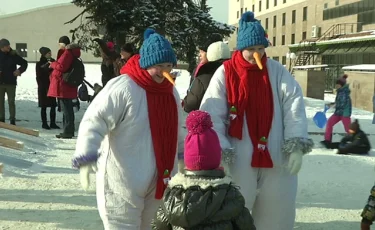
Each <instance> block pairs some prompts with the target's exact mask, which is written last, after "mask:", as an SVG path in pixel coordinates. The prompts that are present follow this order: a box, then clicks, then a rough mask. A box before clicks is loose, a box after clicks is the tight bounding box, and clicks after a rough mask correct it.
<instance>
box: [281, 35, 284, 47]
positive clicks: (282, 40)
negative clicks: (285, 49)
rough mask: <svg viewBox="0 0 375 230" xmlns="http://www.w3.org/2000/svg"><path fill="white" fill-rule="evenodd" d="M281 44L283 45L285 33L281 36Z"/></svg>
mask: <svg viewBox="0 0 375 230" xmlns="http://www.w3.org/2000/svg"><path fill="white" fill-rule="evenodd" d="M281 45H283V46H285V35H284V34H283V35H282V36H281Z"/></svg>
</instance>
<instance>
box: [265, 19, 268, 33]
mask: <svg viewBox="0 0 375 230" xmlns="http://www.w3.org/2000/svg"><path fill="white" fill-rule="evenodd" d="M264 27H266V30H268V18H266V25H265V26H264Z"/></svg>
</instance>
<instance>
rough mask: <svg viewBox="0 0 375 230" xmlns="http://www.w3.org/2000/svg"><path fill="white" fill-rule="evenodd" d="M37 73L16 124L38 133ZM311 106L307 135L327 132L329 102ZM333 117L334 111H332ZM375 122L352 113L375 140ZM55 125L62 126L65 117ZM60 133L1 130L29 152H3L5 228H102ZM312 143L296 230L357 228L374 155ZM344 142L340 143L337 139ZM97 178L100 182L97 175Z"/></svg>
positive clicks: (20, 97)
mask: <svg viewBox="0 0 375 230" xmlns="http://www.w3.org/2000/svg"><path fill="white" fill-rule="evenodd" d="M34 70H35V64H30V65H29V68H28V70H27V72H26V73H25V74H23V75H22V76H21V77H20V78H19V85H18V88H17V118H18V119H19V120H20V121H18V122H17V125H19V126H22V127H27V128H31V129H39V130H40V126H41V122H40V112H39V111H40V110H39V108H38V107H37V89H36V81H35V75H34ZM86 71H87V76H88V81H89V82H91V83H92V84H94V83H100V76H101V73H100V66H99V65H94V64H88V65H86ZM179 72H180V75H179V77H178V78H177V79H176V83H177V89H178V90H179V92H180V93H181V97H183V96H184V95H185V93H186V88H187V87H188V84H189V79H190V76H189V75H188V73H187V72H186V71H184V70H180V71H179ZM325 100H326V102H332V101H333V100H334V95H329V94H327V95H326V98H325ZM305 102H306V106H307V108H306V113H307V116H308V117H309V132H314V133H322V132H323V130H321V129H319V128H317V127H316V126H315V125H314V124H313V122H312V119H311V118H312V117H313V116H314V114H315V113H316V112H317V111H321V110H323V106H324V103H325V102H323V101H321V100H315V99H308V98H306V99H305ZM6 107H7V106H6ZM86 108H87V103H85V102H82V103H81V110H80V111H79V112H77V113H76V127H78V124H79V121H80V119H81V118H82V115H83V113H84V111H85V110H86ZM6 110H7V111H8V109H7V108H6ZM331 114H332V111H328V112H327V115H331ZM372 116H373V114H372V113H369V112H366V111H362V110H358V109H354V110H353V118H357V119H359V120H360V122H361V126H362V128H363V129H364V130H365V132H367V133H369V134H372V135H375V128H374V127H373V126H372V124H371V121H372ZM57 120H58V121H61V120H62V116H61V113H58V118H57ZM59 125H61V122H60V123H59ZM58 132H59V131H45V130H40V137H32V136H27V135H23V134H18V133H15V132H12V131H8V130H0V135H1V136H5V137H8V138H14V139H17V140H19V141H22V142H24V144H25V149H24V151H16V150H10V149H5V148H2V147H0V152H1V155H0V162H3V163H4V173H3V178H2V179H0V181H1V190H0V200H1V201H2V202H0V218H1V220H0V226H1V227H0V229H17V230H30V229H32V230H34V229H46V230H47V229H48V230H51V229H74V230H76V229H91V230H96V229H103V227H102V224H101V220H100V217H99V215H98V212H97V209H96V199H95V189H94V183H92V185H91V190H90V191H89V192H84V191H82V189H81V186H80V183H79V176H78V172H77V171H76V170H73V169H71V164H70V162H71V161H70V160H71V156H72V154H73V152H74V148H75V140H74V139H73V140H58V139H56V138H54V135H55V134H57V133H58ZM335 132H338V133H341V132H344V129H343V127H342V125H341V124H338V125H337V127H335ZM311 137H312V138H313V139H314V141H315V143H316V147H315V148H314V150H313V152H312V153H311V154H309V155H307V156H305V158H304V165H303V167H302V170H301V172H300V174H299V189H298V196H297V217H296V224H295V229H301V230H318V229H330V230H338V229H340V230H351V229H358V226H359V221H360V216H359V215H360V212H361V210H362V208H363V206H364V204H365V201H366V199H367V197H368V195H369V192H370V189H371V186H372V185H373V182H374V164H375V162H374V159H375V158H374V157H373V155H374V150H373V151H372V152H371V156H339V155H335V154H334V153H333V152H332V151H331V150H325V149H323V148H321V147H320V146H319V143H318V142H319V141H320V140H322V139H323V136H322V135H311ZM372 137H373V136H370V140H371V141H372V145H373V146H375V141H374V138H372ZM339 138H340V136H338V135H335V136H334V139H335V140H339ZM92 179H93V182H94V181H95V180H94V177H93V176H92ZM276 192H278V191H275V193H276ZM270 218H272V217H270Z"/></svg>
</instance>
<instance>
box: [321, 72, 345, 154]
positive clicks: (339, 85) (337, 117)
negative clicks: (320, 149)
mask: <svg viewBox="0 0 375 230" xmlns="http://www.w3.org/2000/svg"><path fill="white" fill-rule="evenodd" d="M347 78H348V75H346V74H345V75H343V76H342V77H341V78H339V79H338V80H337V81H336V89H337V95H336V99H335V102H334V103H331V104H329V105H328V106H330V107H335V112H334V113H333V115H332V116H331V117H330V118H329V119H328V121H327V126H326V132H325V134H324V141H322V142H321V143H322V144H323V145H324V146H326V147H327V148H328V146H329V144H330V143H331V142H332V131H333V126H335V125H336V124H337V123H338V122H339V121H341V122H342V123H343V125H344V129H345V132H346V133H348V132H349V126H350V122H351V121H350V116H351V115H352V100H351V98H350V89H349V85H348V84H347V83H346V79H347Z"/></svg>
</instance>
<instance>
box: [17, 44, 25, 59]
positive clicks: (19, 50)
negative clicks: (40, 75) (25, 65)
mask: <svg viewBox="0 0 375 230" xmlns="http://www.w3.org/2000/svg"><path fill="white" fill-rule="evenodd" d="M16 51H17V53H18V54H19V55H20V56H21V57H23V58H27V43H16Z"/></svg>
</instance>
